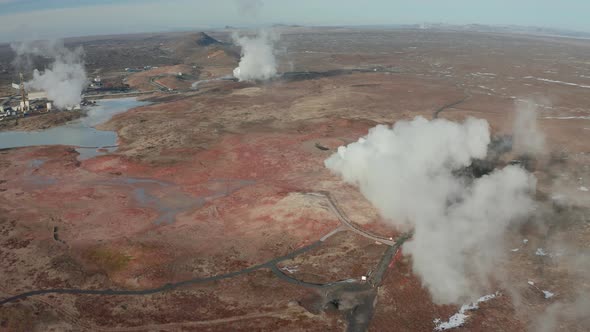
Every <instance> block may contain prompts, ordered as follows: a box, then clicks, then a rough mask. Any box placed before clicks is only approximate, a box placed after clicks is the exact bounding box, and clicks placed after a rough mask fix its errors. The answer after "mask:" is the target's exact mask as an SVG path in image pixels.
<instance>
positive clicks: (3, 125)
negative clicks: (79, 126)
mask: <svg viewBox="0 0 590 332" xmlns="http://www.w3.org/2000/svg"><path fill="white" fill-rule="evenodd" d="M83 116H84V113H83V112H80V111H62V112H51V113H47V114H38V115H37V114H35V115H33V116H27V117H26V118H20V119H18V122H17V121H16V119H12V120H4V121H0V131H7V130H12V131H31V130H43V129H48V128H51V127H56V126H60V125H62V124H64V123H66V122H69V121H72V120H75V119H79V118H80V117H83Z"/></svg>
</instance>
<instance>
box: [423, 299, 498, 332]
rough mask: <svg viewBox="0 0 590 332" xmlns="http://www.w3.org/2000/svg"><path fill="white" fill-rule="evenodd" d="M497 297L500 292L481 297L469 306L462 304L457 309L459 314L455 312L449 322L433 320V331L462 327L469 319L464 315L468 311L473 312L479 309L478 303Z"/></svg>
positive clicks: (438, 319)
mask: <svg viewBox="0 0 590 332" xmlns="http://www.w3.org/2000/svg"><path fill="white" fill-rule="evenodd" d="M498 296H500V292H496V293H494V294H489V295H485V296H482V297H480V298H479V299H478V300H477V301H475V302H473V303H471V304H464V305H462V306H461V309H459V312H457V313H456V314H454V315H453V316H451V317H450V318H449V320H448V321H446V322H443V321H441V319H440V318H437V319H435V320H434V324H436V326H435V327H434V330H435V331H446V330H450V329H454V328H457V327H460V326H463V325H464V324H465V323H466V322H467V318H469V315H467V314H466V313H467V312H468V311H473V310H476V309H479V304H480V303H483V302H487V301H489V300H491V299H494V298H496V297H498Z"/></svg>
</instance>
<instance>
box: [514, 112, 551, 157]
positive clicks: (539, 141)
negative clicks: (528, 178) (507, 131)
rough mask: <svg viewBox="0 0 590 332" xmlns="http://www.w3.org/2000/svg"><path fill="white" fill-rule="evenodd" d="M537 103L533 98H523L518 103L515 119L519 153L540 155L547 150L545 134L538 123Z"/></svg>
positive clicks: (515, 146)
mask: <svg viewBox="0 0 590 332" xmlns="http://www.w3.org/2000/svg"><path fill="white" fill-rule="evenodd" d="M537 113H538V107H537V104H536V103H535V102H534V101H532V100H522V101H519V102H517V104H516V117H515V119H514V127H513V132H514V150H515V151H516V152H517V153H525V154H531V155H538V154H541V153H543V151H544V150H545V135H543V133H542V132H541V131H540V130H539V127H538V124H537Z"/></svg>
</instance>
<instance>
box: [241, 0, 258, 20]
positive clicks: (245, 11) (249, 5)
mask: <svg viewBox="0 0 590 332" xmlns="http://www.w3.org/2000/svg"><path fill="white" fill-rule="evenodd" d="M235 1H236V3H237V5H238V12H239V14H240V15H248V16H253V17H258V15H259V14H260V11H261V10H262V7H263V6H264V2H263V1H262V0H235Z"/></svg>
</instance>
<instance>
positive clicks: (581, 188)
mask: <svg viewBox="0 0 590 332" xmlns="http://www.w3.org/2000/svg"><path fill="white" fill-rule="evenodd" d="M578 190H580V191H588V188H587V187H584V186H581V187H580V188H578Z"/></svg>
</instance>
